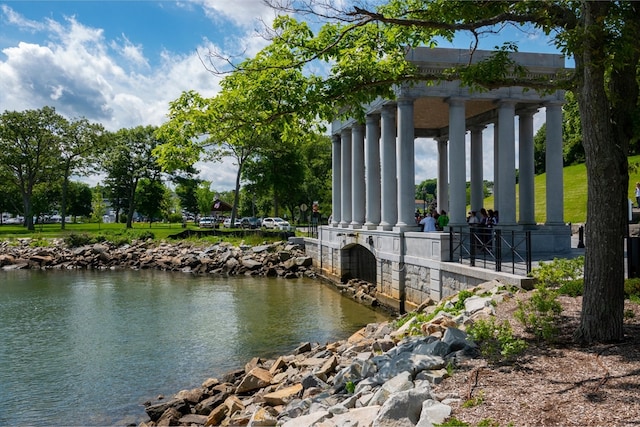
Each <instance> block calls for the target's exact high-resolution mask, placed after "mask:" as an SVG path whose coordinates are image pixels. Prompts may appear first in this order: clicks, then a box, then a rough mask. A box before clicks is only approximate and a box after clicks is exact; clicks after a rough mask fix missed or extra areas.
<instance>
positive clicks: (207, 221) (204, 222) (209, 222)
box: [198, 216, 216, 228]
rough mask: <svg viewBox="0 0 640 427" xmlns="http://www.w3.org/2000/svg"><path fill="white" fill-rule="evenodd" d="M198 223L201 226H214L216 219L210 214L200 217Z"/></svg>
mask: <svg viewBox="0 0 640 427" xmlns="http://www.w3.org/2000/svg"><path fill="white" fill-rule="evenodd" d="M198 225H199V226H200V227H201V228H214V227H215V226H216V219H215V218H213V217H210V216H205V217H202V218H200V221H199V222H198Z"/></svg>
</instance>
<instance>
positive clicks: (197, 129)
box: [157, 44, 315, 220]
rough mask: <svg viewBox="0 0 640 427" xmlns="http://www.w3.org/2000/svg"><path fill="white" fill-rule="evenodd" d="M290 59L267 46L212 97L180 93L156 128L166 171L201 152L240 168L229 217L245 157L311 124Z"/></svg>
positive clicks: (301, 82) (300, 78)
mask: <svg viewBox="0 0 640 427" xmlns="http://www.w3.org/2000/svg"><path fill="white" fill-rule="evenodd" d="M289 59H290V55H289V54H288V53H287V51H286V50H281V49H280V47H279V46H278V45H275V44H274V45H270V46H269V47H267V48H265V49H264V50H262V51H261V52H259V53H258V54H257V55H256V57H255V58H252V59H248V60H246V61H244V62H243V63H242V64H241V66H240V67H239V68H238V69H236V70H235V71H234V72H233V73H231V74H229V75H227V76H226V77H225V78H224V79H223V80H222V82H221V87H222V90H221V91H220V93H219V94H218V95H217V96H216V97H214V98H209V99H205V98H202V97H201V96H200V95H199V94H197V93H195V92H192V91H191V92H185V93H183V94H182V96H181V97H180V98H179V99H177V100H176V101H174V102H172V103H171V104H170V113H169V121H168V122H167V123H165V124H163V125H162V126H161V127H160V130H159V135H161V136H162V137H163V139H165V140H166V141H167V143H166V144H163V145H162V146H161V147H159V149H158V150H157V154H158V158H159V160H160V162H161V164H162V165H163V168H164V169H165V170H166V171H169V172H171V171H173V170H176V169H181V168H184V167H186V166H191V165H193V163H195V162H196V161H197V160H200V159H201V157H203V156H204V158H205V159H209V160H213V159H215V160H219V159H221V158H222V157H224V156H230V157H232V158H233V159H234V161H235V163H236V166H237V167H238V170H237V174H236V182H235V199H234V203H233V207H234V209H233V211H232V213H231V219H232V220H233V219H235V215H236V207H237V206H238V201H239V197H240V182H241V177H242V171H243V168H244V166H245V165H246V162H247V161H248V160H249V159H251V158H252V157H253V156H255V155H256V154H257V153H258V152H259V151H260V150H261V149H263V148H265V147H267V148H271V149H273V148H274V147H276V146H277V145H278V144H279V142H280V141H289V142H290V141H296V140H297V139H298V138H299V137H300V135H301V134H304V132H305V131H307V130H308V129H309V128H310V127H312V126H313V125H314V123H315V122H314V120H313V119H310V117H313V118H315V113H311V112H309V111H308V110H303V109H301V108H299V107H300V106H301V105H303V104H304V102H305V101H304V93H305V92H306V85H308V84H309V79H308V78H307V77H305V76H304V75H303V73H302V67H301V66H300V67H288V66H286V65H289V64H291V61H290V60H289ZM283 65H285V66H283ZM298 111H304V112H306V113H307V115H306V116H301V115H300V114H299V112H298Z"/></svg>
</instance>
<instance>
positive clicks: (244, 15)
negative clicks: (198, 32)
mask: <svg viewBox="0 0 640 427" xmlns="http://www.w3.org/2000/svg"><path fill="white" fill-rule="evenodd" d="M201 3H202V7H203V8H204V10H205V13H206V14H207V16H208V17H210V18H211V19H212V20H213V21H214V22H218V23H220V22H223V21H224V20H227V19H230V20H231V21H233V23H234V24H235V25H237V26H239V27H244V28H248V29H256V30H258V31H260V30H261V29H262V25H263V24H265V23H266V24H267V25H269V26H270V25H271V23H272V22H273V19H274V17H275V16H276V15H275V11H274V10H273V9H271V8H270V7H269V6H267V5H266V4H265V3H264V1H263V0H235V1H228V0H201Z"/></svg>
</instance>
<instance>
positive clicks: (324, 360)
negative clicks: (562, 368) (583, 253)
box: [140, 282, 509, 427]
mask: <svg viewBox="0 0 640 427" xmlns="http://www.w3.org/2000/svg"><path fill="white" fill-rule="evenodd" d="M503 288H504V287H503V286H500V283H498V282H487V283H485V284H483V285H479V286H478V287H477V288H475V289H474V290H473V292H474V293H475V295H474V296H472V297H469V298H466V299H465V300H464V307H465V308H464V310H463V314H460V315H457V316H455V317H454V316H453V315H451V314H448V313H446V312H444V311H442V312H440V313H438V314H437V315H436V316H435V318H433V320H431V321H429V322H427V323H419V322H418V321H417V320H416V319H417V318H416V317H412V318H411V321H408V322H406V323H405V324H403V325H402V326H401V327H400V328H396V327H395V326H394V323H390V322H384V323H380V324H370V325H368V326H366V327H365V328H363V329H361V330H360V331H358V332H356V333H355V334H353V335H352V336H351V337H349V338H348V339H346V340H343V341H338V342H334V343H328V344H319V343H302V344H301V345H300V346H299V347H298V348H296V349H295V350H294V351H293V353H292V354H289V355H286V356H281V357H278V358H277V359H270V360H264V359H261V358H259V357H255V358H253V359H252V360H251V361H249V362H248V363H247V364H246V365H245V367H244V369H239V370H236V371H233V372H229V373H227V374H225V375H223V376H222V377H220V378H210V379H208V380H206V381H205V382H204V383H203V384H202V385H201V386H200V387H197V388H194V389H191V390H182V391H180V392H178V393H177V394H175V395H174V396H172V397H170V398H167V399H165V398H164V397H161V398H160V399H158V400H156V401H153V402H151V401H150V402H147V403H146V404H145V406H146V408H145V410H146V413H147V415H148V416H149V421H146V422H143V423H141V424H140V427H152V426H168V425H181V426H283V427H307V426H308V427H311V426H318V427H353V426H362V427H364V426H373V427H383V426H394V427H400V426H407V427H408V426H418V427H432V426H433V425H434V424H441V423H443V422H444V421H445V420H446V419H447V418H448V417H449V416H450V415H451V411H452V407H451V406H450V405H451V404H452V403H454V402H457V403H459V402H460V401H461V399H462V397H461V396H458V395H456V394H454V393H435V392H434V388H433V387H434V386H435V385H436V384H439V383H440V382H442V380H443V379H445V378H446V377H447V376H449V372H450V370H451V369H453V368H454V367H455V366H456V365H457V364H458V363H459V362H461V361H462V360H466V359H468V358H474V357H477V356H478V355H479V351H478V347H477V346H476V344H475V343H474V342H473V341H471V340H470V339H469V338H468V337H467V334H466V333H465V332H464V329H465V327H466V325H468V324H469V323H471V322H473V321H474V320H475V319H477V318H479V317H481V318H486V317H488V316H491V315H492V314H493V313H494V311H493V310H494V305H495V304H496V303H497V302H499V301H501V300H502V299H503V298H505V297H506V296H508V295H509V293H508V292H507V291H505V290H504V289H503ZM456 301H457V300H456V298H455V297H454V298H453V299H451V300H449V301H446V302H444V303H443V304H444V306H451V307H452V306H453V305H454V304H455V303H456ZM422 309H423V310H425V311H426V312H433V311H435V310H436V305H435V304H433V303H431V304H430V305H426V306H425V307H422Z"/></svg>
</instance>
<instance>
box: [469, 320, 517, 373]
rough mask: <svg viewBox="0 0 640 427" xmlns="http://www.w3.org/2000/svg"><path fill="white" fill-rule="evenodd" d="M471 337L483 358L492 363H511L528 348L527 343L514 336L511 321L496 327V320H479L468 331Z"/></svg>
mask: <svg viewBox="0 0 640 427" xmlns="http://www.w3.org/2000/svg"><path fill="white" fill-rule="evenodd" d="M468 333H469V336H471V338H472V339H473V340H474V341H475V342H476V343H477V344H478V345H479V346H480V352H481V353H482V356H483V357H485V358H486V359H488V360H490V361H492V362H499V361H503V362H509V361H512V360H513V359H515V358H516V357H517V356H518V355H519V354H521V353H522V352H523V351H524V350H525V349H526V348H527V343H526V342H525V341H524V340H521V339H518V338H516V337H515V336H514V335H513V329H512V328H511V324H510V323H509V321H507V320H505V321H504V322H502V323H501V324H499V325H496V322H495V319H494V318H493V317H492V318H490V319H489V320H484V319H481V320H478V321H477V322H475V323H474V324H473V325H472V326H471V327H470V328H469V330H468Z"/></svg>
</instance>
